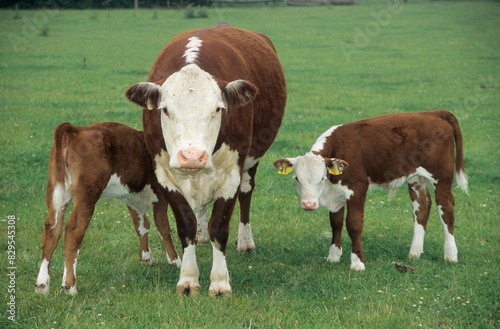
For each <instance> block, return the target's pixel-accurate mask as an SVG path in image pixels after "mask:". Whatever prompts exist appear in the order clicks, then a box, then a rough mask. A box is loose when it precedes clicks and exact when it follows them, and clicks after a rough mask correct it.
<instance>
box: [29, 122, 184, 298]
mask: <svg viewBox="0 0 500 329" xmlns="http://www.w3.org/2000/svg"><path fill="white" fill-rule="evenodd" d="M46 199H47V208H48V217H47V219H46V220H45V224H44V232H43V236H42V247H43V253H42V263H41V267H40V272H39V274H38V278H37V280H36V285H35V286H36V292H40V293H48V292H49V284H50V275H49V266H50V261H51V258H52V254H53V252H54V249H55V248H56V246H57V243H58V241H59V238H60V237H61V234H62V229H63V223H64V212H65V211H66V208H67V207H68V205H69V203H70V202H71V200H73V211H72V212H71V215H70V217H69V219H68V222H67V224H66V230H65V236H64V253H65V261H64V276H63V280H62V286H63V288H64V289H65V292H66V293H68V294H71V295H73V294H76V292H77V290H76V262H77V257H78V254H79V252H80V245H81V243H82V240H83V236H84V234H85V230H86V229H87V227H88V225H89V223H90V220H91V218H92V215H93V213H94V208H95V205H96V203H97V200H99V199H106V200H111V199H119V200H122V201H123V202H124V203H125V204H126V205H127V207H128V210H129V212H130V215H131V216H132V219H133V222H134V227H135V230H136V232H137V235H138V236H139V240H140V254H139V256H140V259H141V262H142V263H145V264H152V262H153V257H152V256H151V251H150V249H149V246H148V232H149V221H148V219H147V217H146V215H145V213H146V212H147V211H149V210H150V209H151V208H153V214H154V219H155V223H156V227H157V229H158V232H159V233H160V236H161V238H162V240H163V245H164V247H165V249H166V250H167V257H168V261H169V263H170V264H174V265H178V266H180V259H179V258H178V255H177V253H176V251H175V249H174V246H173V244H172V240H171V237H170V226H169V223H168V218H167V207H168V203H167V201H166V199H165V197H164V196H163V194H162V193H161V192H160V190H159V186H158V182H157V180H156V176H155V174H154V171H153V164H152V161H151V158H150V156H149V154H148V151H147V149H146V145H145V143H144V136H143V133H142V132H140V131H137V130H135V129H132V128H129V127H127V126H124V125H121V124H118V123H111V122H107V123H96V124H93V125H90V126H88V127H75V126H73V125H71V124H69V123H63V124H61V125H59V126H58V127H57V128H56V129H55V131H54V145H53V146H52V150H51V152H50V159H49V178H48V182H47V192H46Z"/></svg>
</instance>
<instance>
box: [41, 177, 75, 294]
mask: <svg viewBox="0 0 500 329" xmlns="http://www.w3.org/2000/svg"><path fill="white" fill-rule="evenodd" d="M63 192H64V191H63ZM66 192H67V193H68V195H69V191H66ZM56 193H61V191H59V190H57V191H56ZM53 200H54V198H53V188H52V186H51V185H50V183H49V186H48V187H47V208H48V210H49V211H48V216H47V219H46V220H45V224H44V231H43V235H42V248H43V251H42V263H41V265H40V271H39V272H38V277H37V279H36V283H35V291H36V292H37V293H43V294H46V293H48V292H49V286H50V261H51V260H52V254H53V253H54V250H55V249H56V247H57V243H58V242H59V239H60V238H61V234H62V229H63V225H64V213H65V211H66V208H67V207H68V204H69V202H70V200H71V199H70V198H61V199H60V200H64V203H63V204H62V207H61V205H59V206H58V208H59V209H57V210H56V209H55V207H54V203H53Z"/></svg>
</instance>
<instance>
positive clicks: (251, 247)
mask: <svg viewBox="0 0 500 329" xmlns="http://www.w3.org/2000/svg"><path fill="white" fill-rule="evenodd" d="M238 251H255V242H254V241H253V234H252V228H251V227H250V223H248V224H243V223H240V225H239V226H238Z"/></svg>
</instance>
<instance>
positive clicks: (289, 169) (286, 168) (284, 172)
mask: <svg viewBox="0 0 500 329" xmlns="http://www.w3.org/2000/svg"><path fill="white" fill-rule="evenodd" d="M292 171H293V169H292V167H290V166H288V165H287V164H286V163H285V162H284V163H283V169H281V170H279V171H278V173H279V174H282V175H288V174H289V173H291V172H292Z"/></svg>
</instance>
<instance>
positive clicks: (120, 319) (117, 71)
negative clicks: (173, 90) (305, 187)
mask: <svg viewBox="0 0 500 329" xmlns="http://www.w3.org/2000/svg"><path fill="white" fill-rule="evenodd" d="M359 3H360V4H359V5H355V6H338V7H318V8H286V7H276V8H275V7H262V8H242V9H210V10H208V14H209V18H206V19H191V20H190V19H185V18H184V12H183V11H174V10H172V11H164V10H158V11H157V16H158V18H157V19H153V18H152V17H153V15H154V13H153V11H147V10H140V11H138V12H136V13H134V12H133V11H128V10H116V11H62V10H52V11H45V10H42V9H40V10H38V11H21V12H20V15H21V17H22V18H21V19H13V16H14V12H13V11H0V27H1V29H0V68H1V69H0V128H1V129H0V150H1V151H0V155H1V156H0V159H1V165H0V209H1V211H0V215H1V216H0V234H1V236H0V250H1V252H0V267H1V270H0V273H2V275H1V276H0V291H1V293H0V296H1V297H0V301H1V303H0V305H1V306H0V327H2V328H7V327H9V328H10V327H12V328H77V327H78V328H96V327H102V328H137V327H143V328H420V327H422V328H498V327H499V326H500V310H499V306H500V305H499V303H500V276H499V270H500V265H499V261H500V256H499V255H500V248H499V243H500V226H499V214H500V207H499V184H500V172H499V171H498V166H499V164H500V161H499V160H500V151H499V149H500V143H499V140H500V133H499V131H500V65H499V63H500V56H499V54H500V20H499V19H498V17H499V16H500V6H499V4H498V3H495V2H471V1H464V2H451V1H445V2H427V1H410V2H408V3H403V2H401V1H399V2H398V1H396V3H395V4H390V2H387V1H375V0H372V1H359ZM220 21H225V22H228V23H230V24H232V25H235V26H238V27H242V28H246V29H249V30H254V31H258V32H262V33H265V34H266V35H268V36H269V37H270V38H271V40H272V41H273V42H274V44H275V46H276V48H277V51H278V54H279V57H280V59H281V61H282V64H283V67H284V69H285V74H286V78H287V84H288V91H289V94H288V103H287V110H286V111H287V112H286V116H285V119H284V122H283V125H282V128H281V131H280V134H279V135H278V138H277V140H276V142H275V144H274V145H273V147H272V148H271V150H270V151H269V152H268V154H267V155H266V157H265V158H264V159H263V160H262V161H261V165H260V167H259V172H258V174H257V188H256V192H255V193H254V201H253V205H252V213H251V216H252V226H253V231H254V238H255V242H256V245H257V252H256V254H253V255H248V254H238V253H237V252H236V247H235V244H234V243H235V238H236V231H237V223H238V217H239V215H238V213H239V211H238V209H237V210H236V211H235V214H234V216H233V220H232V224H231V234H230V243H231V245H232V246H233V245H234V248H229V250H228V252H227V262H228V268H229V271H230V277H231V284H232V288H233V296H232V297H229V298H222V299H213V298H210V297H208V294H207V290H208V285H209V273H210V269H211V253H212V251H211V247H210V246H209V245H201V246H199V247H197V249H198V250H197V256H198V257H197V258H198V262H199V267H200V271H201V280H200V283H201V285H202V290H201V293H200V295H198V296H195V297H182V298H181V297H178V296H177V295H176V294H175V286H176V283H177V280H178V274H179V270H178V269H177V268H173V267H169V266H168V264H167V260H166V257H165V254H164V250H163V248H162V246H161V242H160V239H159V237H158V235H157V234H156V233H154V231H155V229H154V228H153V229H152V230H151V233H152V234H150V244H151V247H152V251H153V254H154V256H155V258H156V260H157V263H156V264H155V265H154V266H152V267H144V266H141V265H140V264H139V259H138V251H139V244H138V240H137V237H136V234H135V232H134V230H133V226H132V221H131V219H130V218H129V216H128V212H127V210H126V207H125V206H124V205H123V204H122V203H119V202H101V203H99V204H98V206H97V208H96V211H95V215H94V218H93V220H92V222H91V224H90V227H89V229H88V230H87V233H86V236H85V239H84V241H83V245H82V248H81V253H80V256H79V259H78V269H77V280H78V291H79V293H78V295H77V296H76V297H69V296H66V295H65V294H64V292H63V291H62V289H61V288H60V282H61V280H62V274H63V273H62V272H63V248H62V245H63V241H62V239H61V241H60V243H59V248H58V249H57V250H56V252H55V253H54V258H53V261H52V266H51V279H52V284H51V291H50V293H49V294H48V295H47V296H41V295H37V294H35V292H34V290H35V289H34V283H35V279H36V276H37V274H38V269H39V265H40V261H41V259H40V258H41V234H42V230H43V221H44V220H45V217H46V215H47V212H46V206H45V184H46V179H47V164H48V157H49V151H50V147H51V145H52V132H53V130H54V128H55V127H56V126H57V125H58V124H60V123H62V122H65V121H69V122H71V123H73V124H75V125H88V124H92V123H95V122H101V121H116V122H120V123H124V124H127V125H129V126H131V127H134V128H137V129H141V112H140V110H138V109H137V108H136V106H134V105H133V104H130V103H128V102H127V100H126V98H125V96H124V92H125V90H126V89H127V88H128V87H129V86H131V85H132V84H134V83H136V82H139V81H144V80H145V79H146V78H147V73H148V71H149V69H150V67H151V65H152V63H153V61H154V59H155V58H156V56H157V54H158V53H159V51H160V49H161V48H162V47H163V46H164V45H165V43H166V42H167V41H168V40H169V39H170V38H172V37H173V36H175V35H176V34H178V33H179V32H181V31H184V30H187V29H192V28H199V27H207V26H211V25H214V24H216V23H218V22H220ZM42 34H47V35H42ZM84 58H85V66H84ZM433 109H446V110H449V111H451V112H453V113H454V114H455V115H456V116H457V118H458V120H459V122H460V124H461V128H462V133H463V135H464V151H465V155H464V156H465V166H466V171H467V173H468V175H469V178H470V181H469V184H470V185H469V190H470V195H469V196H467V195H466V194H464V193H462V192H461V191H460V190H459V189H458V188H457V187H456V186H455V188H454V195H455V198H456V207H455V210H456V229H455V236H456V243H457V247H458V251H459V255H458V257H459V261H458V263H456V264H449V263H445V262H444V261H443V242H444V238H443V230H442V226H441V223H440V222H439V219H438V216H437V212H436V211H435V208H433V211H432V213H431V218H430V221H429V225H428V230H427V234H426V239H425V248H424V251H425V252H424V254H423V256H422V258H421V259H420V260H411V261H410V260H407V259H406V256H407V254H408V251H409V247H410V243H411V238H412V234H413V224H412V208H411V203H410V199H409V196H408V195H407V192H406V190H405V189H401V190H400V191H398V194H397V196H396V198H395V199H394V200H392V201H390V202H389V201H387V192H386V191H382V190H380V191H378V190H375V191H372V192H371V193H370V194H369V200H368V201H367V206H366V212H365V226H364V232H363V237H362V243H363V249H364V253H365V256H366V259H367V260H366V271H364V272H363V273H355V272H352V271H350V270H349V264H350V259H349V257H348V256H349V254H350V247H351V244H350V240H349V237H348V235H347V232H344V237H343V243H344V257H343V258H342V261H341V263H340V264H330V263H327V262H326V261H325V259H326V256H327V255H328V248H329V244H330V239H331V237H330V233H329V232H330V226H329V221H328V214H327V211H326V210H318V211H316V212H314V213H306V212H303V211H301V210H300V209H299V208H298V204H297V197H296V193H295V188H294V186H293V182H292V179H291V177H283V176H278V175H277V173H276V172H275V169H274V167H273V166H272V163H273V161H274V160H276V159H277V158H280V157H284V156H296V155H298V154H300V153H303V152H305V151H307V150H308V149H309V148H310V146H311V145H312V143H313V142H314V141H315V140H316V138H317V137H318V136H319V135H320V134H321V133H322V132H323V131H325V130H326V129H327V128H329V127H330V126H332V125H334V124H339V123H346V122H349V121H354V120H357V119H361V118H366V117H371V116H375V115H379V114H385V113H400V112H414V111H423V110H433ZM68 213H69V210H68ZM12 218H15V260H14V262H15V263H14V264H15V265H16V267H17V268H16V269H15V280H14V281H15V293H12V292H9V285H10V282H11V281H10V277H8V276H7V275H6V274H7V273H10V270H9V269H8V267H10V266H11V265H9V263H8V253H7V249H8V235H9V234H8V230H7V227H8V220H9V219H12ZM150 218H152V216H150ZM170 219H171V225H172V227H173V230H174V243H175V245H176V247H177V250H178V251H180V243H179V241H178V238H177V236H176V232H175V231H176V228H175V221H174V220H173V216H172V215H171V214H170ZM11 235H12V234H11ZM393 262H404V263H405V264H407V265H411V266H412V267H414V268H416V270H417V271H416V273H414V274H402V273H400V272H398V271H397V270H396V268H395V267H394V265H393V264H392V263H393ZM12 295H14V296H15V311H16V317H15V319H16V322H12V321H10V320H9V319H8V317H9V316H11V314H9V313H7V310H8V309H10V308H9V307H8V305H7V302H8V301H10V298H11V296H12Z"/></svg>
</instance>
